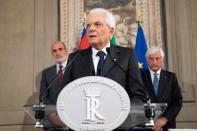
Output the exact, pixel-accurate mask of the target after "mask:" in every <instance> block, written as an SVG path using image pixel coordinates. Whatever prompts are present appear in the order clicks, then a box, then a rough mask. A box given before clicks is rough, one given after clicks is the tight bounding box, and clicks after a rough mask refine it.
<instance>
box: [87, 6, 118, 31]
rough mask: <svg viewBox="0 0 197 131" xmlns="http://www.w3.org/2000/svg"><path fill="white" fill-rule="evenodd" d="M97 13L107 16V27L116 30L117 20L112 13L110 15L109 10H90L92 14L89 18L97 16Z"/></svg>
mask: <svg viewBox="0 0 197 131" xmlns="http://www.w3.org/2000/svg"><path fill="white" fill-rule="evenodd" d="M97 13H100V14H103V15H105V16H106V23H107V25H108V26H109V27H111V28H114V30H115V27H116V19H115V17H114V15H113V14H112V13H110V12H109V11H108V10H106V9H103V8H95V9H92V10H90V13H89V15H88V17H89V16H91V15H94V14H97ZM87 19H88V18H87Z"/></svg>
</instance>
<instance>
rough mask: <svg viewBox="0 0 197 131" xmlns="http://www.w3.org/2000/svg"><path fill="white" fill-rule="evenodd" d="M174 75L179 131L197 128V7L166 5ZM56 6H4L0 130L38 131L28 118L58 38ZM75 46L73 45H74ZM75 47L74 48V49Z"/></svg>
mask: <svg viewBox="0 0 197 131" xmlns="http://www.w3.org/2000/svg"><path fill="white" fill-rule="evenodd" d="M165 4H166V19H167V40H168V55H169V56H168V58H169V61H168V62H169V70H171V71H173V72H175V73H176V74H177V76H178V78H179V80H180V81H181V84H182V86H183V94H184V100H185V102H184V106H183V109H182V111H181V113H180V114H179V116H178V118H177V124H178V127H179V128H197V116H196V115H197V114H196V113H195V112H196V110H197V103H196V100H197V98H196V94H197V81H196V80H197V59H196V58H197V52H196V51H195V50H196V49H197V37H196V36H197V14H196V12H197V8H196V7H197V1H196V0H165ZM57 7H58V6H57V1H56V0H4V1H3V0H1V1H0V73H1V77H0V116H1V117H0V130H2V131H4V130H6V131H11V130H15V131H35V130H39V129H35V128H34V127H33V124H34V123H33V121H32V120H31V119H30V118H29V117H28V115H27V114H25V113H24V110H23V108H22V106H23V105H25V104H34V103H36V102H37V98H38V88H39V80H40V72H41V70H42V69H43V68H45V67H47V66H49V65H51V64H52V63H53V60H52V58H51V55H50V44H51V43H52V42H53V41H54V40H56V39H57V38H58V16H57ZM73 44H74V43H73ZM71 47H72V46H71Z"/></svg>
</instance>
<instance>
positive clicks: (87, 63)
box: [63, 45, 146, 100]
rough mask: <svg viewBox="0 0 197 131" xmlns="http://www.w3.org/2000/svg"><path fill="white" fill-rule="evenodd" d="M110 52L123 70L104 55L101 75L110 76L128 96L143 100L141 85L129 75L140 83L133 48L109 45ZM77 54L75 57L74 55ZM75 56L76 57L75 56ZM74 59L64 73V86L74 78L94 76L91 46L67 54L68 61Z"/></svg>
mask: <svg viewBox="0 0 197 131" xmlns="http://www.w3.org/2000/svg"><path fill="white" fill-rule="evenodd" d="M110 54H111V57H112V59H114V60H115V61H116V62H117V63H118V64H119V65H120V66H121V67H122V68H123V69H124V70H125V71H123V70H121V69H120V68H119V67H118V66H117V65H116V64H114V63H113V61H112V60H111V59H110V57H109V55H107V56H106V59H105V63H104V67H103V69H102V71H101V76H103V77H107V78H110V79H112V80H114V81H116V82H118V83H119V84H120V85H122V86H123V87H124V88H125V90H126V91H127V93H128V94H129V96H130V97H134V96H137V97H139V98H140V99H142V100H145V96H146V95H145V91H144V89H143V87H142V86H139V84H137V83H136V82H135V81H134V80H133V79H131V77H133V78H134V79H136V80H137V81H138V82H139V83H142V80H141V76H140V72H139V69H138V65H137V61H136V57H135V53H134V51H133V49H129V48H124V47H119V46H112V45H111V46H110ZM76 56H77V57H76ZM75 57H76V58H75ZM73 58H74V59H75V60H74V61H73V62H72V64H71V65H69V67H68V69H67V70H68V71H67V72H66V73H65V74H66V76H65V77H64V78H65V79H64V81H63V82H64V84H63V85H64V86H65V85H66V84H68V83H69V82H72V81H73V80H75V79H78V78H81V77H84V76H94V75H95V69H94V65H93V60H92V47H89V48H88V49H86V50H83V51H77V52H74V53H72V54H70V55H69V58H68V63H70V61H71V60H73Z"/></svg>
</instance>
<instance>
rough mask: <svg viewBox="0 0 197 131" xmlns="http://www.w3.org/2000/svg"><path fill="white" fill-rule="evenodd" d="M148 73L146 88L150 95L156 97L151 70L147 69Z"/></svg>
mask: <svg viewBox="0 0 197 131" xmlns="http://www.w3.org/2000/svg"><path fill="white" fill-rule="evenodd" d="M146 74H147V77H146V78H147V87H146V88H147V90H148V92H149V95H151V96H152V97H154V98H156V95H155V91H154V87H153V83H152V79H151V74H150V71H149V70H147V71H146Z"/></svg>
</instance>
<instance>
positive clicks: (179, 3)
mask: <svg viewBox="0 0 197 131" xmlns="http://www.w3.org/2000/svg"><path fill="white" fill-rule="evenodd" d="M165 4H166V19H167V43H168V45H167V48H168V63H169V70H171V71H173V72H175V73H176V74H177V76H178V79H179V80H180V84H181V86H182V92H183V96H184V104H183V108H182V110H181V112H180V114H179V115H178V118H177V125H178V127H179V128H197V113H195V112H196V110H197V102H196V101H197V98H196V94H197V81H196V80H197V59H196V58H197V52H196V49H197V14H196V12H197V8H196V7H197V1H196V0H166V1H165Z"/></svg>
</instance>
